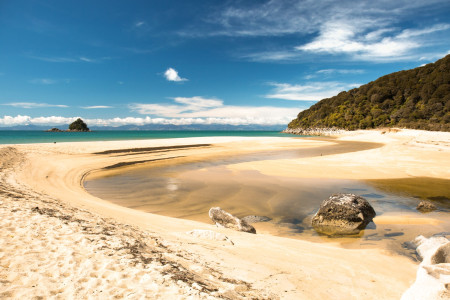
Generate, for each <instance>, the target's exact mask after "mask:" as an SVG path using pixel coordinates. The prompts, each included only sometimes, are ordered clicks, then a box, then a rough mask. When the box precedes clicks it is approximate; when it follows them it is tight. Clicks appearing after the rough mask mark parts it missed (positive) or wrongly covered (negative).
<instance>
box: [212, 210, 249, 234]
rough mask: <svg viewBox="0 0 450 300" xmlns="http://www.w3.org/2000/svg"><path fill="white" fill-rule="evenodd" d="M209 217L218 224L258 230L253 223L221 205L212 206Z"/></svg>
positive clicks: (240, 229) (238, 229)
mask: <svg viewBox="0 0 450 300" xmlns="http://www.w3.org/2000/svg"><path fill="white" fill-rule="evenodd" d="M209 217H210V218H211V220H212V221H213V222H214V223H216V225H218V226H222V227H226V228H231V229H234V230H237V231H244V232H249V233H256V230H255V228H254V227H253V226H252V225H250V224H248V223H247V222H245V221H243V220H241V219H239V218H238V217H235V216H233V215H232V214H230V213H228V212H226V211H224V210H223V209H221V208H220V207H212V208H211V209H210V210H209Z"/></svg>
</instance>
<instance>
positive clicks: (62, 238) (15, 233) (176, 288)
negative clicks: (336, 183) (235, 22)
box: [0, 130, 450, 299]
mask: <svg viewBox="0 0 450 300" xmlns="http://www.w3.org/2000/svg"><path fill="white" fill-rule="evenodd" d="M189 145H200V146H197V147H188V146H189ZM449 145H450V134H449V133H433V132H432V133H428V132H422V131H412V130H404V131H400V132H386V133H384V134H382V132H381V131H360V132H351V133H347V134H344V135H342V136H340V137H339V138H337V139H320V138H319V139H317V138H314V139H291V138H236V137H234V138H191V139H171V140H147V141H118V142H90V143H61V144H39V145H37V144H34V145H17V146H12V147H6V146H3V147H1V148H0V151H1V153H2V155H1V161H2V169H1V185H2V186H1V193H2V194H1V203H0V207H1V209H2V216H4V217H3V218H2V220H1V222H2V228H5V230H2V231H1V235H2V236H1V243H2V245H1V250H0V251H1V253H0V264H1V265H0V267H1V269H0V270H1V277H2V280H3V278H5V279H4V280H3V281H2V285H1V288H0V293H2V294H0V295H2V296H4V297H5V298H7V297H12V298H14V297H15V298H17V297H21V296H24V295H26V296H27V297H28V296H30V295H35V296H52V295H53V296H55V295H56V296H57V295H59V296H61V297H66V296H68V295H75V296H79V297H86V296H89V295H91V296H93V297H100V296H102V295H104V296H106V297H108V296H109V297H112V296H119V297H130V298H139V297H140V296H142V295H144V294H145V295H147V296H148V298H155V297H160V298H167V297H176V296H178V297H180V296H181V297H189V296H192V297H194V298H208V297H229V298H242V297H255V298H277V297H279V298H286V299H294V298H295V299H324V298H334V299H337V298H341V299H348V298H362V297H364V298H369V299H371V298H372V299H380V298H384V299H398V298H399V297H400V296H401V294H402V293H403V292H404V291H405V290H406V289H407V288H408V287H409V286H410V285H411V284H412V282H413V281H414V278H415V271H416V268H417V264H416V263H414V262H413V261H412V260H411V259H409V258H406V257H402V256H395V255H392V254H391V253H388V252H386V251H385V250H383V249H357V250H355V249H344V248H342V247H339V246H338V245H337V244H332V243H326V244H324V243H312V242H308V241H302V240H298V239H289V238H283V237H277V236H272V235H268V234H256V235H251V234H246V233H240V232H234V231H230V230H227V229H220V228H216V227H215V226H213V225H209V224H205V223H200V222H195V221H190V220H183V219H176V218H170V217H165V216H160V215H155V214H149V213H145V212H141V211H137V210H133V209H129V208H124V207H122V206H118V205H115V204H113V203H110V202H107V201H104V200H102V199H99V198H96V197H94V196H92V195H90V194H89V193H87V192H86V191H85V190H84V188H83V180H84V178H85V177H86V176H88V175H89V174H91V175H90V176H104V175H105V174H106V173H105V172H109V173H110V174H113V173H115V172H121V171H122V170H123V169H124V168H139V167H140V166H142V165H143V164H155V165H156V166H157V165H161V166H163V165H164V164H167V163H181V162H185V161H191V160H209V159H216V158H220V157H228V156H231V157H236V156H240V155H247V154H251V153H255V152H261V153H263V152H264V151H276V152H277V151H280V152H282V151H286V150H292V149H304V150H305V152H306V153H307V154H305V157H301V158H282V157H280V159H277V160H267V161H264V160H263V161H252V162H237V163H234V164H232V165H229V166H227V168H229V169H230V170H256V171H258V172H260V173H262V174H266V175H277V176H286V177H293V178H311V177H314V178H321V177H322V178H348V179H386V178H405V177H413V176H418V177H436V178H444V179H450V171H449V170H450V168H449V167H450V157H449V155H448V154H449V149H450V146H449ZM172 146H179V147H176V148H170V147H172ZM137 148H146V149H141V150H132V151H130V150H129V149H137ZM111 150H118V151H113V152H111ZM105 151H110V152H106V153H101V152H105ZM308 151H310V152H308ZM100 170H101V172H99V171H100ZM96 174H97V175H96ZM375 222H377V221H376V220H375ZM383 222H391V223H392V222H394V223H395V222H396V223H399V224H401V222H405V217H404V216H392V217H391V218H384V219H380V224H381V223H383ZM414 222H419V223H420V222H433V221H432V220H427V218H423V221H422V220H414ZM194 229H204V230H213V231H216V232H220V233H223V234H225V235H226V236H227V237H228V238H229V240H231V241H232V243H229V242H227V241H216V240H207V239H201V238H194V237H193V236H192V235H188V234H186V232H188V231H191V230H194ZM12 253H14V254H16V253H19V254H20V255H12ZM43 258H45V259H43ZM30 261H31V262H30ZM40 261H42V262H40Z"/></svg>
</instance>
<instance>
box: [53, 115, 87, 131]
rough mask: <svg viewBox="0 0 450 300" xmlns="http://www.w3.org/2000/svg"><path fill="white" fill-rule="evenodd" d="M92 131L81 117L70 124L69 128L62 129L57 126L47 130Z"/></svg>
mask: <svg viewBox="0 0 450 300" xmlns="http://www.w3.org/2000/svg"><path fill="white" fill-rule="evenodd" d="M90 131H91V130H90V129H89V127H87V124H86V123H85V122H84V121H83V120H82V119H81V118H78V119H77V120H76V121H74V122H72V123H71V124H70V125H69V129H67V130H61V129H59V128H56V127H54V128H52V129H49V130H46V132H90Z"/></svg>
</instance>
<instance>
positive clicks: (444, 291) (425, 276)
mask: <svg viewBox="0 0 450 300" xmlns="http://www.w3.org/2000/svg"><path fill="white" fill-rule="evenodd" d="M414 243H415V244H416V246H417V249H416V251H417V253H418V254H419V256H420V257H421V258H422V262H421V263H420V265H419V269H418V270H417V276H416V281H415V282H414V283H413V285H412V286H411V287H410V288H409V289H408V290H407V291H406V292H405V293H403V295H402V298H401V300H419V299H430V300H431V299H450V241H449V240H448V239H447V238H446V237H444V236H435V237H431V238H428V239H427V238H425V237H424V236H422V235H419V236H418V237H416V239H415V240H414Z"/></svg>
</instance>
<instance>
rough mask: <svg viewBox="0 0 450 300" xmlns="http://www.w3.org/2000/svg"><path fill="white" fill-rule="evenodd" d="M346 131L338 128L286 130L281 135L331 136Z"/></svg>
mask: <svg viewBox="0 0 450 300" xmlns="http://www.w3.org/2000/svg"><path fill="white" fill-rule="evenodd" d="M344 131H346V130H343V129H339V128H334V127H333V128H286V129H285V130H283V133H290V134H300V135H319V136H333V135H338V134H341V133H343V132H344Z"/></svg>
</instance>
